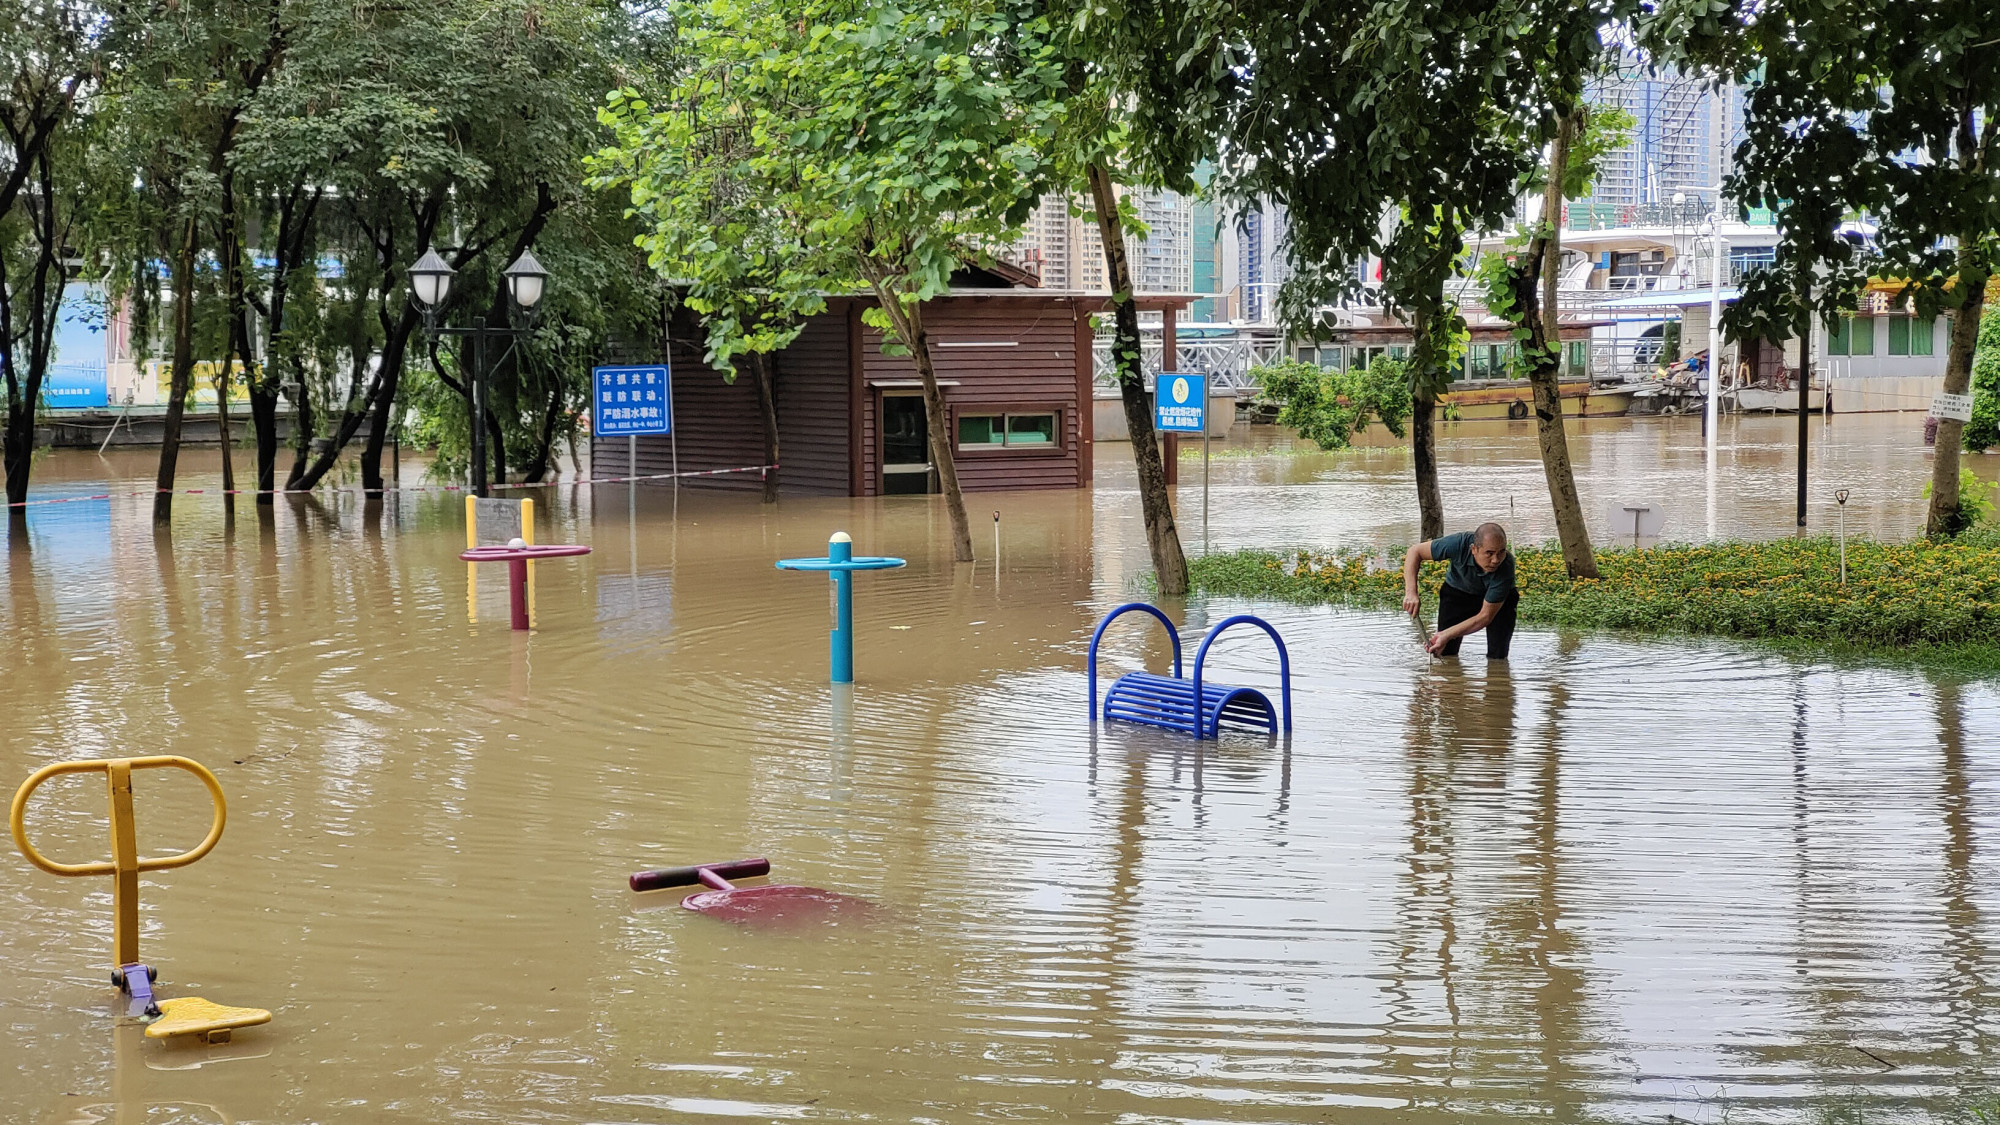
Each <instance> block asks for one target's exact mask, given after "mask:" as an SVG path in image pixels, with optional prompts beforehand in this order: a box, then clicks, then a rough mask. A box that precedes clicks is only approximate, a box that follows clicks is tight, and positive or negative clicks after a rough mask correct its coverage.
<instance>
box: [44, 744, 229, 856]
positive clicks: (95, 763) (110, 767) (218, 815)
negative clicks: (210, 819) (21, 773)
mask: <svg viewBox="0 0 2000 1125" xmlns="http://www.w3.org/2000/svg"><path fill="white" fill-rule="evenodd" d="M169 768H171V769H178V770H186V771H187V772H189V773H191V774H193V775H195V776H196V777H198V778H200V779H201V783H202V784H203V785H206V786H207V787H208V796H209V799H210V800H212V801H213V802H214V803H215V821H214V823H212V824H210V825H209V827H208V838H207V839H205V840H203V841H202V842H201V843H199V844H197V845H195V847H194V850H193V851H186V852H182V853H181V854H179V855H170V856H161V857H159V858H157V859H139V860H138V861H137V862H136V863H135V864H134V866H133V870H135V871H164V870H166V869H168V868H173V867H186V866H187V865H188V864H190V863H193V862H194V861H195V860H198V859H200V858H201V857H202V856H205V855H207V854H208V853H209V851H210V850H211V849H213V848H214V847H215V843H216V841H217V840H220V839H222V826H223V824H224V823H225V822H226V821H227V820H228V819H229V806H228V803H227V802H225V801H224V800H223V797H222V783H221V782H219V781H217V780H216V779H215V775H214V774H212V773H210V772H208V767H207V766H204V765H202V764H201V763H200V762H197V761H195V760H193V759H192V758H183V757H181V756H179V755H178V754H156V755H153V756H151V757H147V758H98V759H94V760H92V761H88V762H56V763H54V764H52V765H46V766H43V767H42V768H41V769H38V770H36V771H35V772H34V773H32V774H29V775H28V780H26V781H24V782H22V783H21V787H20V788H19V789H17V790H15V791H14V805H13V808H12V809H11V810H10V811H9V813H8V817H7V823H8V827H9V828H11V829H12V830H13V833H14V846H15V847H18V848H20V849H21V854H22V855H24V856H26V857H27V858H28V862H29V863H32V864H34V865H35V866H36V867H39V868H41V869H42V870H44V871H46V872H48V873H49V874H51V875H111V874H115V873H116V872H117V870H118V866H117V864H116V863H115V862H113V861H104V860H100V861H98V862H95V863H57V862H56V861H55V860H52V859H50V858H48V857H47V856H45V855H43V854H42V853H41V852H39V851H37V850H36V849H35V846H34V845H33V844H31V843H29V842H28V829H27V823H26V821H27V812H28V799H29V798H30V797H32V796H34V794H35V790H36V789H38V788H40V787H41V784H42V783H43V782H44V781H47V780H48V779H50V778H52V777H57V776H59V775H61V774H66V773H102V774H105V775H106V776H107V777H111V776H112V775H114V774H122V775H123V776H124V777H125V778H127V779H129V778H130V776H131V771H132V770H156V769H169ZM113 784H114V785H115V784H116V781H115V779H114V781H113ZM114 801H115V798H114ZM128 807H129V802H128ZM112 815H113V816H114V817H116V816H117V812H116V809H115V806H114V811H113V813H112ZM116 829H117V826H116V825H113V830H114V832H115V831H116ZM127 846H129V845H127Z"/></svg>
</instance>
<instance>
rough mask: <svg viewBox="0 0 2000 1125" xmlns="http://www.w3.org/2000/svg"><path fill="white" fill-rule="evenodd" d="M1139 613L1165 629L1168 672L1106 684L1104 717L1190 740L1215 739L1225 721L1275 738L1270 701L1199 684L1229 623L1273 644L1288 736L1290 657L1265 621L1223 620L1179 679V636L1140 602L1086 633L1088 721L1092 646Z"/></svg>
mask: <svg viewBox="0 0 2000 1125" xmlns="http://www.w3.org/2000/svg"><path fill="white" fill-rule="evenodd" d="M1134 612H1137V613H1145V614H1149V615H1151V616H1152V617H1153V618H1155V619H1156V620H1158V621H1159V623H1160V624H1161V625H1162V626H1164V627H1165V628H1166V630H1167V639H1169V640H1171V641H1172V642H1173V644H1174V674H1173V675H1172V676H1161V675H1157V674H1155V673H1152V672H1128V673H1126V674H1125V675H1123V676H1120V677H1118V679H1117V680H1116V681H1115V682H1114V683H1113V684H1112V685H1111V690H1110V691H1107V692H1105V693H1104V718H1105V719H1106V720H1107V721H1109V720H1112V719H1117V720H1119V721H1121V722H1127V723H1143V724H1145V725H1147V726H1154V727H1164V728H1165V729H1167V730H1171V731H1178V732H1180V733H1181V734H1185V735H1191V736H1193V737H1195V738H1219V737H1221V734H1222V724H1223V723H1224V722H1225V721H1227V722H1230V723H1233V724H1236V725H1239V726H1242V727H1246V728H1249V729H1251V730H1255V729H1258V728H1260V727H1261V728H1263V729H1264V730H1265V731H1266V732H1267V733H1269V734H1271V735H1274V736H1275V735H1276V734H1277V733H1278V730H1279V726H1278V722H1279V712H1278V711H1277V710H1276V709H1274V708H1272V706H1271V700H1270V698H1269V697H1268V696H1266V695H1265V694H1264V693H1263V692H1261V691H1258V690H1256V689H1255V688H1247V687H1231V686H1229V685H1227V684H1218V683H1213V682H1204V681H1203V679H1202V666H1203V665H1204V664H1205V663H1206V662H1207V660H1208V649H1209V646H1210V645H1212V644H1214V643H1215V639H1216V638H1217V637H1219V636H1221V635H1222V633H1223V631H1224V630H1226V629H1228V628H1229V627H1231V626H1233V625H1254V626H1256V627H1257V628H1259V629H1262V630H1264V631H1265V632H1266V633H1269V634H1270V635H1271V643H1272V644H1275V645H1277V646H1278V694H1279V698H1280V700H1281V701H1282V703H1283V704H1284V731H1285V733H1286V734H1290V733H1291V732H1292V658H1291V655H1290V654H1289V653H1287V652H1286V651H1285V642H1284V638H1282V637H1280V636H1278V631H1277V630H1276V629H1273V628H1272V627H1271V623H1270V622H1268V621H1265V620H1264V619H1263V618H1261V617H1255V616H1252V615H1250V614H1247V613H1239V614H1237V615H1236V616H1234V617H1229V618H1225V619H1223V620H1222V621H1221V622H1220V623H1218V624H1217V625H1216V626H1215V628H1213V629H1210V630H1209V631H1208V635H1207V636H1206V637H1203V638H1202V641H1201V648H1200V649H1198V650H1197V651H1196V652H1195V656H1194V678H1192V679H1184V678H1183V677H1182V671H1181V667H1182V666H1181V635H1180V632H1179V630H1177V629H1175V628H1174V623H1173V622H1172V621H1169V620H1168V619H1167V615H1166V614H1164V613H1161V612H1160V611H1159V609H1157V608H1155V607H1154V606H1150V605H1147V604H1146V603H1145V602H1127V603H1125V604H1124V605H1121V606H1119V607H1118V608H1117V609H1114V610H1112V611H1111V612H1110V613H1108V614H1106V615H1105V618H1104V620H1102V621H1100V622H1098V623H1097V631H1096V632H1094V633H1092V634H1091V635H1090V719H1091V721H1092V722H1096V721H1097V715H1098V702H1097V646H1098V642H1099V641H1101V640H1103V639H1104V630H1106V629H1107V628H1110V626H1111V623H1112V622H1113V621H1116V620H1118V618H1119V617H1121V616H1123V615H1124V614H1127V613H1134Z"/></svg>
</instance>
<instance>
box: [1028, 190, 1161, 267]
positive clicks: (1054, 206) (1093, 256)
mask: <svg viewBox="0 0 2000 1125" xmlns="http://www.w3.org/2000/svg"><path fill="white" fill-rule="evenodd" d="M1120 194H1121V195H1124V194H1125V190H1124V189H1122V188H1121V189H1120ZM1073 203H1074V204H1075V206H1076V207H1078V208H1079V209H1081V208H1082V207H1083V202H1082V201H1081V200H1077V201H1072V200H1070V199H1065V198H1061V197H1057V196H1050V197H1047V198H1045V199H1043V200H1042V203H1041V206H1040V207H1038V208H1036V210H1035V213H1034V215H1033V216H1032V217H1030V218H1029V220H1028V227H1027V230H1026V231H1025V232H1024V233H1023V235H1022V238H1021V241H1020V242H1019V243H1017V244H1016V249H1015V250H1014V252H1013V254H1012V255H1011V256H1013V257H1015V258H1017V259H1019V260H1021V261H1022V262H1023V263H1024V264H1028V265H1030V266H1031V267H1034V268H1038V269H1039V271H1040V273H1041V278H1042V285H1043V286H1044V287H1045V288H1049V289H1081V290H1085V291H1091V292H1103V291H1107V290H1109V289H1110V287H1111V286H1110V281H1109V279H1108V277H1107V276H1106V273H1105V268H1104V243H1103V241H1102V240H1101V239H1100V238H1099V236H1098V233H1097V223H1096V222H1095V221H1094V220H1092V219H1091V218H1090V217H1088V214H1087V213H1086V215H1085V217H1081V218H1079V217H1077V216H1075V215H1073V214H1072V213H1071V209H1072V204H1073ZM1133 205H1134V207H1135V209H1136V210H1137V211H1138V213H1139V218H1140V219H1141V220H1143V221H1144V222H1145V223H1146V225H1147V227H1148V228H1149V230H1148V232H1147V235H1146V237H1145V238H1137V237H1134V236H1131V235H1128V236H1126V240H1125V253H1126V258H1127V261H1128V262H1129V263H1130V264H1131V267H1132V281H1133V284H1134V287H1135V288H1136V289H1137V290H1138V291H1139V292H1141V293H1186V292H1188V291H1189V289H1190V287H1191V286H1193V284H1194V270H1195V265H1194V237H1195V231H1194V228H1195V221H1194V201H1193V200H1192V199H1190V198H1188V197H1187V196H1183V195H1181V194H1180V193H1178V192H1172V191H1153V190H1146V191H1140V192H1137V193H1134V195H1133Z"/></svg>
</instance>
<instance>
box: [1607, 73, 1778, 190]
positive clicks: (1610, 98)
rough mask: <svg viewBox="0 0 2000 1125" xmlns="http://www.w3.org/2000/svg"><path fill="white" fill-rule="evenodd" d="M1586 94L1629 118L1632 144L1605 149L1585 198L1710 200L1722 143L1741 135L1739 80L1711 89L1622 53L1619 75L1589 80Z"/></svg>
mask: <svg viewBox="0 0 2000 1125" xmlns="http://www.w3.org/2000/svg"><path fill="white" fill-rule="evenodd" d="M1585 97H1586V100H1588V101H1590V102H1592V103H1595V104H1598V105H1614V106H1617V107H1619V108H1620V109H1623V110H1624V111H1625V112H1627V113H1629V114H1631V115H1632V119H1633V125H1632V137H1631V143H1630V144H1628V145H1626V146H1625V147H1623V148H1620V149H1616V150H1614V151H1612V152H1610V153H1608V154H1606V155H1605V157H1604V159H1603V161H1602V166H1601V168H1600V170H1599V172H1598V176H1597V181H1596V184H1595V186H1594V190H1593V191H1592V193H1591V196H1590V198H1589V200H1588V202H1592V203H1603V204H1616V205H1624V206H1636V205H1639V204H1647V203H1671V202H1672V201H1673V198H1674V196H1675V195H1677V194H1678V195H1681V196H1683V197H1685V198H1688V199H1700V200H1703V201H1707V202H1710V203H1712V201H1713V199H1714V194H1715V190H1714V189H1715V186H1716V183H1717V182H1718V180H1719V179H1720V178H1721V176H1722V174H1723V173H1724V172H1726V171H1727V168H1728V165H1727V161H1728V150H1729V149H1730V148H1733V147H1734V142H1735V141H1736V139H1738V138H1739V137H1740V136H1741V132H1742V122H1743V90H1742V87H1740V86H1735V85H1730V86H1725V87H1723V88H1722V89H1721V90H1719V91H1718V90H1713V89H1710V88H1709V87H1708V86H1707V85H1706V84H1705V83H1703V82H1702V81H1701V80H1699V79H1696V78H1692V77H1689V76H1687V75H1682V74H1677V73H1674V72H1672V71H1662V72H1653V71H1650V70H1649V69H1647V68H1646V66H1645V65H1644V63H1643V61H1642V60H1640V59H1638V58H1636V57H1632V56H1628V57H1627V58H1626V59H1625V62H1624V65H1623V66H1621V67H1620V69H1619V72H1618V74H1617V75H1615V76H1613V77H1611V78H1606V79H1603V80H1600V81H1598V82H1594V83H1592V84H1591V86H1590V88H1589V90H1588V91H1587V92H1586V94H1585ZM1718 135H1719V136H1720V137H1721V138H1722V140H1723V145H1722V151H1721V152H1718V146H1717V144H1716V139H1717V137H1718ZM1718 162H1720V163H1718Z"/></svg>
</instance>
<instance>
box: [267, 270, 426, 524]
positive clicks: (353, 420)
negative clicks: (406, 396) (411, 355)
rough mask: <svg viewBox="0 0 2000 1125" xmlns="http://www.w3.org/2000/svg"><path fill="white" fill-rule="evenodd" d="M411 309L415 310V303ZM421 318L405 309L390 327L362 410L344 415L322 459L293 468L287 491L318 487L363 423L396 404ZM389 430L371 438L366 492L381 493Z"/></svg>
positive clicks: (380, 429)
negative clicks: (405, 361)
mask: <svg viewBox="0 0 2000 1125" xmlns="http://www.w3.org/2000/svg"><path fill="white" fill-rule="evenodd" d="M412 306H414V302H413V303H412ZM418 316H419V314H418V313H417V310H416V309H415V308H414V307H406V308H405V309H404V310H403V315H402V318H401V319H400V320H398V321H396V322H395V323H394V324H392V325H389V326H388V333H387V335H386V337H385V338H384V339H383V341H382V358H381V361H380V362H379V363H377V364H376V367H375V378H374V379H373V380H371V381H370V384H369V388H368V392H367V393H366V394H365V395H363V396H362V400H361V407H360V409H358V410H348V411H346V412H344V413H342V414H341V416H340V425H339V426H338V427H336V428H335V429H334V432H333V436H332V438H331V439H330V440H329V441H328V443H327V447H326V449H325V450H323V451H322V452H321V453H320V454H319V456H317V457H314V458H313V459H312V463H311V464H310V465H309V466H306V467H304V468H303V469H301V468H300V467H298V466H294V467H293V470H292V473H293V476H292V479H291V480H290V481H287V482H286V484H285V487H286V488H298V489H308V488H312V487H313V486H314V485H317V484H318V483H319V482H320V479H321V478H322V477H324V476H326V474H327V473H328V472H330V471H332V469H333V466H334V463H335V462H336V461H338V460H339V459H340V451H341V450H343V449H345V448H347V443H348V442H350V441H353V440H354V435H355V434H357V433H360V432H361V423H362V422H363V421H365V420H367V419H369V418H370V417H371V416H372V415H373V414H374V413H375V411H376V410H377V407H378V404H379V403H381V402H382V401H385V400H387V401H392V402H393V401H394V399H395V395H396V385H397V382H398V381H399V380H400V378H401V376H402V373H403V353H404V351H405V350H406V349H407V348H408V346H409V342H410V334H411V333H413V332H415V331H416V329H417V321H418ZM301 397H303V396H301ZM385 416H386V415H385ZM300 417H301V419H304V418H306V417H307V415H306V411H305V408H304V407H303V406H301V407H300ZM387 428H388V427H387V424H386V423H384V424H381V425H379V426H378V427H377V428H376V429H375V430H374V431H373V432H371V433H370V434H369V438H368V441H369V444H371V445H374V446H375V447H376V454H377V455H376V458H375V460H374V462H373V464H374V477H373V479H372V480H370V478H369V476H368V465H367V463H365V462H364V464H363V466H362V478H361V484H362V487H363V488H364V489H369V490H372V491H376V492H379V491H381V489H382V460H381V456H380V454H381V446H380V444H379V443H380V441H381V437H382V434H383V432H384V431H385V430H386V429H387ZM301 454H302V455H303V450H301Z"/></svg>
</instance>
